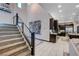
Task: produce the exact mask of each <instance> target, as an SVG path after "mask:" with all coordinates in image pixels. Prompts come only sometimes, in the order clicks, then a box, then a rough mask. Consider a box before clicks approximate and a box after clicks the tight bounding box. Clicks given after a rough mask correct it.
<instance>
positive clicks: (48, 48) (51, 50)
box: [35, 37, 69, 56]
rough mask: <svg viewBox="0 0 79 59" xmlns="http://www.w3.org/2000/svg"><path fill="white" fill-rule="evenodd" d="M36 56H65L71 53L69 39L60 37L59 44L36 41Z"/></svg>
mask: <svg viewBox="0 0 79 59" xmlns="http://www.w3.org/2000/svg"><path fill="white" fill-rule="evenodd" d="M35 43H36V45H35V55H36V56H65V55H68V53H69V43H68V38H67V37H58V38H57V43H50V42H45V41H41V40H36V41H35Z"/></svg>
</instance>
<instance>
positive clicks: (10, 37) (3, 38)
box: [0, 35, 22, 41]
mask: <svg viewBox="0 0 79 59" xmlns="http://www.w3.org/2000/svg"><path fill="white" fill-rule="evenodd" d="M19 37H22V36H21V35H16V36H6V37H0V41H1V40H5V39H12V38H19Z"/></svg>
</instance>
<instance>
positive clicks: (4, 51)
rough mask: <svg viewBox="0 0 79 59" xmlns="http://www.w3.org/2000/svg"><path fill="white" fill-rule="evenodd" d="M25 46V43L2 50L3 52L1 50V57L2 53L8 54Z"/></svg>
mask: <svg viewBox="0 0 79 59" xmlns="http://www.w3.org/2000/svg"><path fill="white" fill-rule="evenodd" d="M24 45H25V43H22V44H18V45H15V46H11V47H8V48H5V49H2V50H0V55H1V54H2V53H6V52H7V51H10V50H13V49H15V48H17V47H20V46H24Z"/></svg>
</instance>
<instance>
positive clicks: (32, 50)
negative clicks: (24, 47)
mask: <svg viewBox="0 0 79 59" xmlns="http://www.w3.org/2000/svg"><path fill="white" fill-rule="evenodd" d="M34 43H35V33H34V32H32V33H31V55H32V56H34V55H35V44H34Z"/></svg>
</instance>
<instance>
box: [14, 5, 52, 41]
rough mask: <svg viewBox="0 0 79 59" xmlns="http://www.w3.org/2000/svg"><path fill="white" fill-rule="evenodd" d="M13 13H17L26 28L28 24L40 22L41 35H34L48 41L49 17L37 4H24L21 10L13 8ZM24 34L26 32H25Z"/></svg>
mask: <svg viewBox="0 0 79 59" xmlns="http://www.w3.org/2000/svg"><path fill="white" fill-rule="evenodd" d="M15 11H16V12H18V13H19V16H20V17H21V18H22V20H23V21H24V23H25V24H26V25H28V27H29V22H32V21H36V20H41V34H40V35H39V34H36V38H39V39H43V40H47V41H49V19H50V18H51V16H50V15H49V14H48V13H47V12H46V11H45V10H44V9H43V8H42V7H41V6H40V5H39V4H32V5H28V4H25V6H24V7H23V8H22V9H19V8H15ZM25 32H28V31H27V30H25ZM26 35H28V34H26Z"/></svg>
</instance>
